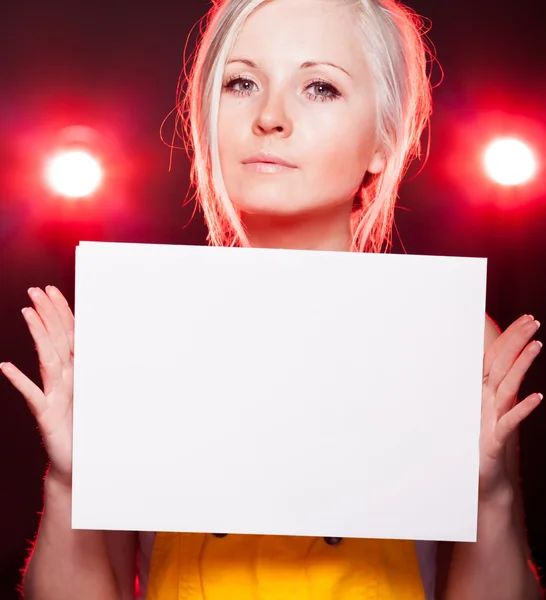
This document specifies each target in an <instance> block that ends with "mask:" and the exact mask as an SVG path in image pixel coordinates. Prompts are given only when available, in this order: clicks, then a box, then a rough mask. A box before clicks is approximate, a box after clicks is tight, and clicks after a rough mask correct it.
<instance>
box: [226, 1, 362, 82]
mask: <svg viewBox="0 0 546 600" xmlns="http://www.w3.org/2000/svg"><path fill="white" fill-rule="evenodd" d="M231 54H232V56H236V57H242V58H248V59H250V60H254V61H256V62H258V63H259V64H270V63H271V62H277V63H281V62H282V63H285V64H289V63H294V64H296V63H297V64H298V65H299V64H301V63H303V62H305V61H313V60H316V61H330V62H338V63H339V64H341V65H342V66H343V67H345V68H347V70H351V69H352V71H355V70H356V69H358V68H359V66H360V67H362V66H363V65H362V63H363V62H364V61H363V58H364V57H363V49H362V39H361V35H360V33H359V29H358V27H357V26H356V25H355V12H354V9H353V8H351V7H349V6H347V5H346V4H345V3H344V2H343V1H342V0H269V1H268V2H265V3H264V4H262V5H261V6H259V7H258V8H257V9H256V10H255V11H254V12H253V13H252V14H251V15H250V16H249V17H248V19H247V20H246V22H245V24H244V25H243V27H242V30H241V32H240V34H239V36H238V38H237V41H236V43H235V46H234V48H233V51H232V53H231Z"/></svg>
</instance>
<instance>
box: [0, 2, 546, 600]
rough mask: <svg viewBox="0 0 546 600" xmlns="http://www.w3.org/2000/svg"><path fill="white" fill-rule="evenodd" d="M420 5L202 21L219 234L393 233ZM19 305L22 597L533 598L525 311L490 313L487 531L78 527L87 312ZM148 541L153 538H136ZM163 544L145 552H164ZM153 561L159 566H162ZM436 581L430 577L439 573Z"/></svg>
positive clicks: (245, 5)
mask: <svg viewBox="0 0 546 600" xmlns="http://www.w3.org/2000/svg"><path fill="white" fill-rule="evenodd" d="M420 30H421V25H420V22H419V20H418V19H417V18H416V17H415V16H414V15H413V14H412V13H411V12H410V11H409V10H408V9H406V8H404V7H403V6H401V5H399V4H397V3H395V2H394V1H393V0H347V1H345V0H270V1H267V2H265V1H264V0H225V1H224V2H222V3H220V4H219V5H218V6H216V7H214V8H213V10H212V12H211V16H210V19H209V22H208V27H207V29H206V31H205V34H204V37H203V39H202V40H201V44H200V47H199V52H198V54H197V57H196V62H195V66H194V70H193V72H192V76H191V79H190V86H189V93H188V96H187V97H186V98H185V101H187V102H188V110H189V125H190V128H191V135H192V142H193V148H194V151H195V155H194V170H193V174H194V178H195V182H196V185H197V190H198V197H199V200H200V202H201V204H202V207H203V210H204V214H205V218H206V221H207V225H208V227H209V239H210V242H211V243H212V244H216V245H249V246H254V247H267V248H304V249H316V250H337V251H354V250H357V251H380V250H381V249H382V248H383V247H384V245H385V244H386V243H387V242H388V240H389V235H390V229H391V222H392V213H393V206H394V201H395V198H396V193H397V189H398V185H399V182H400V179H401V177H402V175H403V172H404V169H405V167H406V166H407V162H408V160H409V159H410V158H411V157H412V156H414V155H416V154H417V153H418V148H419V140H420V136H421V133H422V130H423V128H424V126H425V125H426V123H427V120H428V117H429V114H430V87H429V83H428V79H427V76H426V52H425V47H424V44H423V42H422V39H421V35H420ZM29 294H30V297H31V299H32V302H33V304H34V308H33V309H32V308H27V309H25V310H24V312H23V314H24V317H25V319H26V321H27V323H28V326H29V329H30V332H31V334H32V336H33V338H34V340H35V342H36V347H37V351H38V354H39V358H40V365H41V375H42V378H43V384H44V392H42V391H41V390H40V389H39V388H38V387H36V386H35V385H34V384H33V383H32V382H31V381H30V380H29V379H28V378H27V377H26V376H25V375H23V374H22V373H21V372H20V371H19V370H18V369H17V368H16V367H15V366H13V365H11V364H8V363H4V364H3V365H2V367H1V369H2V371H3V373H4V374H5V375H6V376H7V377H8V379H9V380H10V381H11V382H12V384H13V385H14V386H15V387H16V388H17V389H18V390H19V391H20V392H21V393H22V394H23V396H24V397H25V398H26V400H27V402H28V404H29V406H30V408H31V409H32V410H33V412H34V414H35V415H36V418H37V420H38V423H39V426H40V429H41V432H42V435H43V437H44V441H45V444H46V447H47V450H48V453H49V456H50V459H51V468H50V470H49V473H48V475H47V477H46V480H45V507H44V515H43V520H42V523H41V527H40V532H39V535H38V539H37V543H36V546H35V549H34V552H33V555H32V558H31V560H30V563H29V566H28V569H27V572H26V577H25V594H26V596H25V597H26V598H29V599H31V600H32V599H34V598H39V599H40V600H49V599H55V600H63V599H70V600H72V599H74V598H78V599H79V600H85V599H86V598H90V599H93V600H95V599H101V600H109V599H119V598H121V599H123V600H125V599H129V598H133V597H134V580H135V573H136V570H135V569H136V566H135V564H136V561H135V554H136V551H137V549H138V545H140V553H139V555H140V561H139V564H140V580H141V582H142V584H143V586H144V587H146V588H147V596H146V597H147V598H148V599H149V600H194V599H199V600H201V599H204V598H207V600H217V599H236V600H245V599H246V598H249V599H250V598H263V599H264V600H269V599H272V598H283V599H284V598H286V599H288V598H290V599H292V598H297V599H298V600H300V599H302V598H305V599H309V600H318V599H321V600H322V599H324V600H326V599H328V600H333V599H336V600H338V599H347V600H348V599H352V598H370V599H371V598H374V599H378V600H379V599H381V600H387V599H394V598H397V599H402V600H403V599H408V600H409V599H412V600H417V599H423V598H427V600H431V599H432V598H446V599H457V600H465V599H469V600H470V599H476V600H484V599H487V598H491V599H495V600H500V599H507V600H508V599H510V600H512V599H513V600H522V599H529V600H532V599H537V598H540V597H541V593H540V589H539V586H538V584H537V582H536V579H535V577H534V575H533V572H532V570H531V568H530V566H529V562H528V549H527V544H526V539H525V532H524V528H523V519H522V511H521V500H520V498H519V494H518V489H517V474H516V473H517V470H516V468H515V465H516V462H517V457H516V443H515V434H516V431H517V427H518V425H519V423H520V422H521V421H522V420H523V419H524V418H525V417H527V416H528V415H529V414H530V413H531V412H532V411H533V410H534V408H536V406H537V405H538V404H539V403H540V401H541V399H542V396H541V395H539V394H533V395H531V396H529V397H528V398H525V399H524V400H523V401H522V402H520V403H519V404H516V405H515V404H514V402H515V398H516V395H517V392H518V389H519V386H520V384H521V381H522V379H523V376H524V374H525V372H526V371H527V370H528V369H529V367H530V365H531V364H532V362H533V360H534V359H535V357H536V356H537V355H538V353H539V352H540V349H541V344H540V343H539V342H531V338H532V337H533V336H534V334H535V333H536V331H537V330H538V327H539V325H540V324H539V323H538V322H537V321H535V320H534V318H533V317H530V316H528V315H526V316H524V317H522V318H520V319H518V320H517V321H516V322H515V323H514V324H513V325H512V326H511V327H510V328H508V329H507V331H506V332H504V333H503V334H502V335H499V332H498V331H497V329H496V327H495V326H494V325H493V324H492V322H491V321H490V320H487V319H486V322H485V345H486V348H487V350H486V354H485V358H484V384H483V410H482V435H481V441H480V495H479V523H478V542H477V543H476V544H454V545H452V546H451V545H439V546H438V549H437V550H438V551H436V547H435V546H434V545H431V544H414V543H413V542H407V541H397V540H339V539H332V538H329V539H326V540H312V539H307V538H290V537H276V536H235V535H233V536H232V535H229V536H227V537H226V536H220V535H212V534H208V535H205V534H202V535H195V534H158V535H157V536H156V539H155V541H154V539H153V537H152V538H150V536H148V535H146V534H143V535H141V536H139V537H137V536H136V535H135V534H133V533H122V532H113V533H112V532H110V533H106V534H105V533H102V532H93V531H72V530H71V529H70V501H71V473H72V463H71V448H72V437H71V435H72V434H71V422H72V388H73V373H72V354H73V317H72V313H71V311H70V308H69V307H68V305H67V303H66V301H65V300H64V298H63V296H62V295H61V293H60V292H59V291H58V290H57V289H55V288H46V290H45V291H42V290H39V289H31V290H29ZM138 540H140V544H139V541H138ZM150 563H151V566H150ZM148 576H149V577H148ZM435 581H436V582H437V585H436V591H435V590H434V587H435V586H434V582H435Z"/></svg>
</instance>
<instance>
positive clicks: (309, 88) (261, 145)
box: [219, 0, 383, 217]
mask: <svg viewBox="0 0 546 600" xmlns="http://www.w3.org/2000/svg"><path fill="white" fill-rule="evenodd" d="M376 110H377V109H376V103H375V89H374V82H373V78H372V74H371V71H370V68H369V66H368V64H367V62H366V60H365V57H364V54H363V50H362V40H361V37H359V31H358V29H357V26H356V25H355V15H354V13H353V11H352V9H350V8H348V7H347V6H344V5H343V4H342V3H341V2H334V1H332V0H272V1H270V2H266V3H265V4H264V5H262V6H261V7H260V8H258V9H257V10H256V11H255V12H254V13H253V14H252V15H251V16H250V17H249V18H248V20H247V22H246V23H245V25H244V27H243V29H242V31H241V34H240V36H239V38H238V40H237V42H236V44H235V47H234V49H233V52H232V54H231V56H230V58H229V59H228V61H227V65H226V68H225V72H224V80H223V91H222V96H221V101H220V113H219V150H220V162H221V167H222V173H223V177H224V181H225V184H226V188H227V191H228V195H229V197H230V199H231V201H232V202H233V203H234V204H235V205H236V206H237V207H238V208H239V209H240V210H241V211H242V212H243V213H245V212H246V213H250V214H263V215H271V216H282V215H286V216H292V217H293V216H297V215H298V214H304V213H306V212H309V211H313V210H320V209H325V208H326V209H327V208H333V207H340V206H341V205H343V204H347V203H349V204H352V198H353V195H354V193H355V192H356V191H357V189H358V188H359V186H360V183H361V182H362V179H363V177H364V175H365V173H366V171H369V172H372V173H377V172H379V171H381V169H382V168H383V157H382V155H381V154H380V153H379V152H378V151H377V149H376V147H375V143H374V138H375V122H376ZM283 163H285V164H283Z"/></svg>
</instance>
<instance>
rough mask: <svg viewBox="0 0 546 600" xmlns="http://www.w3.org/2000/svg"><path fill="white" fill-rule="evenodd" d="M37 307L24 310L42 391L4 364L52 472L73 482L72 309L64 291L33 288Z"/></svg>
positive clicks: (50, 472)
mask: <svg viewBox="0 0 546 600" xmlns="http://www.w3.org/2000/svg"><path fill="white" fill-rule="evenodd" d="M28 294H29V296H30V298H31V300H32V303H33V304H34V308H24V309H23V310H22V313H23V316H24V318H25V321H26V323H27V325H28V328H29V331H30V334H31V335H32V338H33V339H34V342H35V344H36V350H37V353H38V359H39V362H40V375H41V378H42V382H43V387H44V389H43V391H42V390H41V389H40V388H39V387H38V386H37V385H36V384H35V383H33V382H32V381H31V380H30V379H29V378H28V377H27V376H26V375H24V374H23V373H22V372H21V371H20V370H19V369H18V368H17V367H16V366H15V365H13V364H11V363H2V364H1V365H0V370H1V371H2V372H3V373H4V375H5V376H6V377H7V378H8V379H9V381H10V382H11V383H12V384H13V386H14V387H15V388H16V389H17V390H19V392H21V394H22V395H23V396H24V398H25V400H26V401H27V404H28V405H29V407H30V410H31V411H32V413H33V414H34V416H35V417H36V420H37V422H38V427H39V428H40V432H41V434H42V437H43V440H44V444H45V447H46V450H47V453H48V456H49V459H50V461H51V467H50V471H49V476H50V477H54V478H55V479H57V480H59V481H60V482H61V483H63V484H66V485H69V486H70V485H71V484H72V399H73V392H74V315H73V314H72V311H71V309H70V306H69V305H68V302H67V301H66V300H65V298H64V296H63V295H62V294H61V292H60V291H59V290H58V289H57V288H56V287H53V286H47V287H46V288H45V291H43V290H41V289H40V288H30V289H29V291H28Z"/></svg>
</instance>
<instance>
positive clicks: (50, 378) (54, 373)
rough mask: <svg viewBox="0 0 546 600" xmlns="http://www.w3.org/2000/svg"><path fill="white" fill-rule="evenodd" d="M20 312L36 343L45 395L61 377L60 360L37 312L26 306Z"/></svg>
mask: <svg viewBox="0 0 546 600" xmlns="http://www.w3.org/2000/svg"><path fill="white" fill-rule="evenodd" d="M21 312H22V314H23V317H24V319H25V321H26V323H27V326H28V329H29V331H30V335H31V336H32V339H33V340H34V343H35V345H36V351H37V353H38V360H39V362H40V374H41V376H42V381H43V384H44V393H45V394H46V395H47V394H48V393H49V390H51V389H52V388H54V387H55V385H56V384H57V383H58V382H59V381H60V379H61V376H62V365H61V360H60V358H59V355H58V354H57V352H56V350H55V347H54V346H53V344H52V342H51V338H50V337H49V333H48V332H47V330H46V328H45V325H44V323H43V321H42V319H40V317H39V315H38V313H37V312H36V311H35V310H34V309H33V308H28V307H27V308H23V310H22V311H21Z"/></svg>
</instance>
